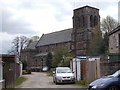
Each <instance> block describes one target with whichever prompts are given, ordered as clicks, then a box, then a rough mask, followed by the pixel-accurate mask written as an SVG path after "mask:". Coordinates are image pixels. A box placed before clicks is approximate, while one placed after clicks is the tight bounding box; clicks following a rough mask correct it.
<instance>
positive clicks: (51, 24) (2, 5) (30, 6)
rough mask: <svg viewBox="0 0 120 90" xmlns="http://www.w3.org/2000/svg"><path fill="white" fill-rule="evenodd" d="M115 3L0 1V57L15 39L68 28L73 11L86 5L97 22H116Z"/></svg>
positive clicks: (110, 0)
mask: <svg viewBox="0 0 120 90" xmlns="http://www.w3.org/2000/svg"><path fill="white" fill-rule="evenodd" d="M118 1H119V0H99V1H98V0H2V1H0V54H1V53H7V51H8V50H10V48H11V46H12V44H11V42H12V40H13V39H14V38H15V36H20V35H24V36H27V37H32V36H35V35H38V36H41V35H42V34H43V33H49V32H54V31H59V30H63V29H67V28H72V16H73V9H75V8H78V7H82V6H85V5H90V6H92V7H96V8H99V9H100V16H101V18H105V17H106V16H107V15H109V16H112V17H113V18H115V19H116V20H117V18H118Z"/></svg>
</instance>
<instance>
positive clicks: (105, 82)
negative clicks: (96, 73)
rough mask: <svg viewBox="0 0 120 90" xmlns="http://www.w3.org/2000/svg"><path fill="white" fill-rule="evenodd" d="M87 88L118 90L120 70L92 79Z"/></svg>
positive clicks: (93, 89)
mask: <svg viewBox="0 0 120 90" xmlns="http://www.w3.org/2000/svg"><path fill="white" fill-rule="evenodd" d="M88 90H120V70H118V71H116V72H115V73H113V74H111V75H107V76H104V77H102V78H100V79H97V80H95V81H93V82H92V83H91V84H90V85H89V86H88Z"/></svg>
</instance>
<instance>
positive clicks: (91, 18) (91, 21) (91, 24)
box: [90, 15, 94, 27]
mask: <svg viewBox="0 0 120 90" xmlns="http://www.w3.org/2000/svg"><path fill="white" fill-rule="evenodd" d="M93 26H94V20H93V16H92V15H91V16H90V27H93Z"/></svg>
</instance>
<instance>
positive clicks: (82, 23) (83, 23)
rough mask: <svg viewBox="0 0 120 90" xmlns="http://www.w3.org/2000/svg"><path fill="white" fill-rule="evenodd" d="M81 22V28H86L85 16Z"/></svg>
mask: <svg viewBox="0 0 120 90" xmlns="http://www.w3.org/2000/svg"><path fill="white" fill-rule="evenodd" d="M80 20H81V27H84V26H85V18H84V16H83V15H82V16H81V18H80Z"/></svg>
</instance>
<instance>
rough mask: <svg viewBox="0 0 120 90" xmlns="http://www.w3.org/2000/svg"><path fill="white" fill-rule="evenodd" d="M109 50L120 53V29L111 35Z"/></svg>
mask: <svg viewBox="0 0 120 90" xmlns="http://www.w3.org/2000/svg"><path fill="white" fill-rule="evenodd" d="M109 41H110V42H109V52H110V53H120V43H119V41H120V30H119V31H118V32H116V33H113V34H112V35H110V36H109Z"/></svg>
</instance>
